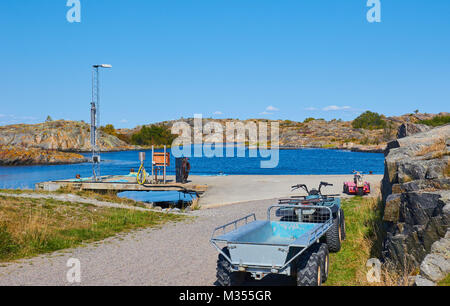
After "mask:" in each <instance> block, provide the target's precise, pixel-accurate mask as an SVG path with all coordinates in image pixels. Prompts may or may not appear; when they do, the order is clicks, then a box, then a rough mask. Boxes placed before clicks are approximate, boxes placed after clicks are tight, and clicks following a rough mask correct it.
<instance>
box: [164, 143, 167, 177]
mask: <svg viewBox="0 0 450 306" xmlns="http://www.w3.org/2000/svg"><path fill="white" fill-rule="evenodd" d="M166 164H167V161H166V146H165V145H164V184H165V183H166Z"/></svg>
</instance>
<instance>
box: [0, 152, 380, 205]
mask: <svg viewBox="0 0 450 306" xmlns="http://www.w3.org/2000/svg"><path fill="white" fill-rule="evenodd" d="M157 151H159V152H161V150H157ZM85 155H86V157H88V158H89V157H90V154H85ZM146 155H147V158H148V160H147V161H146V162H145V166H146V168H147V169H148V170H150V169H151V163H150V156H151V150H150V151H146ZM235 155H236V154H235ZM258 156H259V154H258ZM101 157H102V164H101V175H124V174H128V173H129V171H130V169H131V168H134V169H135V170H136V171H137V170H138V168H139V156H138V152H137V151H124V152H110V153H102V155H101ZM262 160H267V158H261V157H249V150H248V149H247V150H246V157H232V158H228V157H214V158H207V157H202V158H194V157H193V158H189V161H190V163H191V174H193V175H233V174H249V175H251V174H263V175H283V174H323V175H327V174H350V173H351V172H352V171H353V170H355V169H356V170H359V171H363V172H366V173H368V172H369V171H372V172H373V173H374V174H383V171H384V156H383V154H381V153H360V152H350V151H343V150H327V149H295V150H280V151H279V163H278V166H277V167H276V168H273V169H263V168H261V167H260V162H261V161H262ZM167 173H168V175H173V174H174V173H175V159H174V158H173V156H172V154H171V163H170V167H169V168H168V169H167ZM77 174H80V175H81V177H90V176H91V175H92V166H91V164H90V163H83V164H76V165H53V166H48V165H42V166H16V167H0V188H3V189H17V188H21V189H30V188H31V189H32V188H34V184H36V183H38V182H44V181H51V180H61V179H71V178H75V176H76V175H77ZM125 194H127V196H130V197H138V198H139V199H140V200H144V199H142V198H141V197H147V198H152V199H159V200H161V201H172V200H173V201H176V200H178V199H179V197H180V195H179V194H178V193H177V192H169V193H163V192H160V193H153V192H151V193H136V192H134V193H125ZM132 194H136V195H135V196H132ZM146 194H147V195H146Z"/></svg>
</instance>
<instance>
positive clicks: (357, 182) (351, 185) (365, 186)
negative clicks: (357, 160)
mask: <svg viewBox="0 0 450 306" xmlns="http://www.w3.org/2000/svg"><path fill="white" fill-rule="evenodd" d="M353 173H354V174H355V175H354V176H353V182H344V188H343V192H344V193H345V194H355V195H359V196H363V195H366V194H369V193H370V183H369V182H366V181H364V180H363V175H362V172H360V171H353Z"/></svg>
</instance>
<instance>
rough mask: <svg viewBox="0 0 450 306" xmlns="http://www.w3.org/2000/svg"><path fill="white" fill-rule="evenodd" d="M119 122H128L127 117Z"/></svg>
mask: <svg viewBox="0 0 450 306" xmlns="http://www.w3.org/2000/svg"><path fill="white" fill-rule="evenodd" d="M120 123H128V120H127V119H122V120H120Z"/></svg>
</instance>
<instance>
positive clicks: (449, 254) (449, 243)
mask: <svg viewBox="0 0 450 306" xmlns="http://www.w3.org/2000/svg"><path fill="white" fill-rule="evenodd" d="M449 273H450V230H448V231H447V233H446V234H445V237H444V238H441V239H440V240H438V241H436V242H434V243H433V245H432V246H431V253H430V254H428V255H427V256H426V257H425V259H424V260H423V261H422V263H421V264H420V275H418V276H417V277H416V285H417V286H428V285H431V286H433V285H435V283H436V282H439V281H441V280H443V279H444V278H445V277H446V276H447V275H448V274H449Z"/></svg>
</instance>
